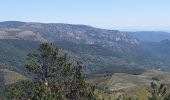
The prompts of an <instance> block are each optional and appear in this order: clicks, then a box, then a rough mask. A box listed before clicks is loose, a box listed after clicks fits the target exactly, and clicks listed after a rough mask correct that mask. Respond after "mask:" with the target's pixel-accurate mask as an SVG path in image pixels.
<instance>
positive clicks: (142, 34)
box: [125, 31, 170, 42]
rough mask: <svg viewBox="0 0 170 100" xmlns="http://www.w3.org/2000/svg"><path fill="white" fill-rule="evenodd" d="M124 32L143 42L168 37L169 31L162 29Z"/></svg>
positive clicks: (169, 35)
mask: <svg viewBox="0 0 170 100" xmlns="http://www.w3.org/2000/svg"><path fill="white" fill-rule="evenodd" d="M125 33H126V34H128V35H131V36H133V37H135V38H137V39H139V40H140V41H145V42H160V41H162V40H166V39H170V33H169V32H163V31H137V32H125Z"/></svg>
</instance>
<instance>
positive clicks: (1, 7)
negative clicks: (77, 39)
mask: <svg viewBox="0 0 170 100" xmlns="http://www.w3.org/2000/svg"><path fill="white" fill-rule="evenodd" d="M9 20H15V21H26V22H46V23H70V24H85V25H91V26H95V27H100V28H107V29H119V30H134V31H136V30H155V31H157V30H164V31H170V0H0V21H9Z"/></svg>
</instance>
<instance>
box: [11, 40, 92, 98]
mask: <svg viewBox="0 0 170 100" xmlns="http://www.w3.org/2000/svg"><path fill="white" fill-rule="evenodd" d="M27 60H28V64H26V68H27V69H28V70H29V72H30V73H31V74H32V75H33V76H34V78H33V80H31V81H24V82H23V83H21V84H18V85H16V86H14V87H10V88H8V97H9V98H15V99H34V100H64V99H67V100H94V99H95V94H94V91H95V88H94V87H92V86H90V85H88V84H86V82H85V77H84V75H83V73H82V66H81V65H80V64H79V63H78V62H76V63H75V64H73V63H70V62H69V60H68V58H67V55H66V54H65V53H63V51H61V50H59V49H58V48H56V47H55V46H54V45H53V44H52V43H43V44H41V45H40V48H39V49H38V52H37V51H34V52H31V53H29V54H28V56H27Z"/></svg>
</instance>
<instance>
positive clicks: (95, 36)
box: [0, 21, 168, 74]
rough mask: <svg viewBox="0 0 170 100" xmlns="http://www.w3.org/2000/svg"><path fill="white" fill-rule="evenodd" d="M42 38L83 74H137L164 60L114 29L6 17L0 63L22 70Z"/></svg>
mask: <svg viewBox="0 0 170 100" xmlns="http://www.w3.org/2000/svg"><path fill="white" fill-rule="evenodd" d="M42 42H54V43H55V44H56V46H58V47H59V48H61V49H63V50H66V51H67V52H68V53H69V54H70V55H71V56H72V58H74V59H77V60H78V59H79V61H81V62H82V64H83V65H84V66H85V67H84V70H85V73H87V74H97V73H106V72H107V73H108V72H109V73H113V72H123V73H131V74H140V73H141V72H143V71H144V70H145V69H153V68H154V69H159V68H161V67H160V65H161V64H160V62H161V63H164V61H163V60H162V59H160V57H159V56H158V55H157V54H155V52H153V51H152V50H150V49H148V48H146V46H145V45H143V43H142V42H140V41H139V40H138V39H136V38H134V37H133V36H131V35H127V34H125V33H123V32H120V31H118V30H106V29H100V28H95V27H91V26H86V25H72V24H62V23H34V22H29V23H27V22H18V21H6V22H0V45H1V46H0V48H1V51H0V54H1V56H2V57H1V58H0V62H1V64H0V65H1V66H3V67H4V66H5V68H8V69H12V70H15V71H17V72H20V73H22V74H26V71H25V69H24V64H25V62H26V61H25V57H26V55H27V53H28V52H30V51H32V50H35V49H36V48H37V47H38V44H40V43H42ZM165 69H166V68H165ZM167 69H168V68H167Z"/></svg>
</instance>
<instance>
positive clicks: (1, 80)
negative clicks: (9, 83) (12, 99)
mask: <svg viewBox="0 0 170 100" xmlns="http://www.w3.org/2000/svg"><path fill="white" fill-rule="evenodd" d="M4 87H5V79H4V75H3V73H2V71H1V69H0V96H1V94H2V93H3V92H4Z"/></svg>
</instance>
